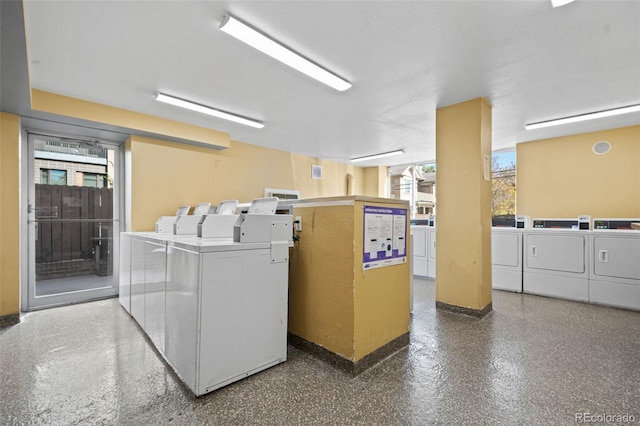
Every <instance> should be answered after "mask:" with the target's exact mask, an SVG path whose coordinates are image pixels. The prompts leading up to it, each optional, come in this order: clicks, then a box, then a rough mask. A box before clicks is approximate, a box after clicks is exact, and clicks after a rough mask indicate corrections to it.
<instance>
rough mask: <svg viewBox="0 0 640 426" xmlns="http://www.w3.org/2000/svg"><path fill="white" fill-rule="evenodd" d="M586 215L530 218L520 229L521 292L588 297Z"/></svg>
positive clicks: (578, 298)
mask: <svg viewBox="0 0 640 426" xmlns="http://www.w3.org/2000/svg"><path fill="white" fill-rule="evenodd" d="M589 219H590V218H589V216H580V217H579V218H578V219H577V220H576V219H533V221H532V228H531V229H528V230H525V231H524V233H523V258H524V263H523V267H522V268H523V269H522V270H523V274H522V291H523V292H524V293H531V294H538V295H543V296H551V297H558V298H562V299H570V300H578V301H583V302H587V301H589V259H590V255H589V253H590V251H591V250H590V244H589Z"/></svg>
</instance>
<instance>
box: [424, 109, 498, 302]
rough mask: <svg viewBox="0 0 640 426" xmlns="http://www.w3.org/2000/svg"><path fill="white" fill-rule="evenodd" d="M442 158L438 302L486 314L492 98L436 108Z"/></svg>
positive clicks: (438, 234)
mask: <svg viewBox="0 0 640 426" xmlns="http://www.w3.org/2000/svg"><path fill="white" fill-rule="evenodd" d="M436 158H437V162H438V221H437V228H436V253H437V256H436V270H437V271H438V273H437V279H436V301H437V302H439V303H442V304H445V305H448V306H455V307H460V308H463V309H470V310H472V311H474V312H478V313H480V312H484V310H485V309H487V307H490V304H491V179H490V176H491V170H490V164H491V106H490V105H489V104H488V102H487V101H486V100H484V99H481V98H479V99H474V100H471V101H467V102H463V103H459V104H455V105H452V106H448V107H444V108H440V109H438V110H437V111H436ZM487 166H489V168H488V169H487Z"/></svg>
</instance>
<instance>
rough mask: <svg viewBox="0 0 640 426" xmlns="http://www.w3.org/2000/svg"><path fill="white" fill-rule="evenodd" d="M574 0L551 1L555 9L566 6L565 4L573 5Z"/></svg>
mask: <svg viewBox="0 0 640 426" xmlns="http://www.w3.org/2000/svg"><path fill="white" fill-rule="evenodd" d="M572 2H573V0H551V6H553V7H560V6H564V5H565V4H569V3H572Z"/></svg>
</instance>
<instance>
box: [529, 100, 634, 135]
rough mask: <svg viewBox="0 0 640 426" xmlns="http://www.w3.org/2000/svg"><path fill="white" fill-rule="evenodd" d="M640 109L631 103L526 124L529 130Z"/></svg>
mask: <svg viewBox="0 0 640 426" xmlns="http://www.w3.org/2000/svg"><path fill="white" fill-rule="evenodd" d="M638 111H640V104H637V105H629V106H626V107H621V108H613V109H607V110H604V111H596V112H589V113H587V114H580V115H574V116H571V117H564V118H557V119H554V120H548V121H540V122H538V123H531V124H525V126H524V128H525V129H527V130H534V129H542V128H543V127H551V126H559V125H561V124H569V123H577V122H579V121H586V120H595V119H596V118H603V117H611V116H613V115H620V114H628V113H631V112H638Z"/></svg>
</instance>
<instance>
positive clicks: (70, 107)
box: [31, 89, 231, 149]
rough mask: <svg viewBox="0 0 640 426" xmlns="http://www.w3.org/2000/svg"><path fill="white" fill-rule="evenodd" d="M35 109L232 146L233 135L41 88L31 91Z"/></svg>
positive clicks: (222, 146)
mask: <svg viewBox="0 0 640 426" xmlns="http://www.w3.org/2000/svg"><path fill="white" fill-rule="evenodd" d="M31 108H33V109H34V110H36V111H43V112H49V113H52V114H59V115H64V116H67V117H74V118H79V119H82V120H90V121H95V122H98V123H105V124H110V125H113V126H119V127H124V128H127V129H133V130H140V131H144V132H149V133H155V134H159V135H164V136H169V137H174V138H179V139H185V140H189V141H193V142H197V143H200V144H204V145H208V146H210V147H212V148H217V149H223V148H228V147H229V146H230V144H231V139H230V137H229V135H228V134H227V133H224V132H220V131H218V130H212V129H207V128H204V127H200V126H194V125H191V124H186V123H182V122H179V121H174V120H169V119H166V118H160V117H155V116H153V115H148V114H142V113H139V112H134V111H128V110H124V109H120V108H115V107H111V106H108V105H102V104H99V103H96V102H90V101H85V100H82V99H76V98H71V97H69V96H63V95H58V94H56V93H51V92H45V91H42V90H38V89H32V90H31Z"/></svg>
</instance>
